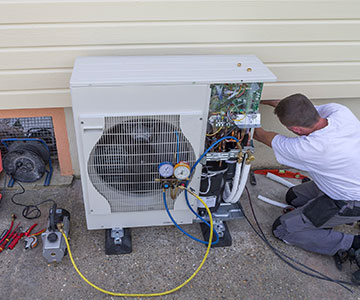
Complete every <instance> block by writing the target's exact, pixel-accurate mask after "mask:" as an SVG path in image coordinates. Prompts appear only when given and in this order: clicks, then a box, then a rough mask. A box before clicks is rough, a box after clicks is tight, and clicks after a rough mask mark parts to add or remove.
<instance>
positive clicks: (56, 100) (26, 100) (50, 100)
mask: <svg viewBox="0 0 360 300" xmlns="http://www.w3.org/2000/svg"><path fill="white" fill-rule="evenodd" d="M0 103H1V109H21V108H54V107H71V98H70V92H69V90H68V89H64V90H55V89H54V90H34V91H7V92H0Z"/></svg>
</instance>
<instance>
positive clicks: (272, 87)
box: [0, 81, 360, 109]
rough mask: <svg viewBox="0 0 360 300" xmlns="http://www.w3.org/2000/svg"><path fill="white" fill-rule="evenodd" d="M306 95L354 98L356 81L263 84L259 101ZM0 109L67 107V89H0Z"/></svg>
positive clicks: (358, 87)
mask: <svg viewBox="0 0 360 300" xmlns="http://www.w3.org/2000/svg"><path fill="white" fill-rule="evenodd" d="M299 92H300V93H303V94H306V95H307V96H308V97H309V98H311V99H333V98H337V99H344V98H358V97H359V95H360V81H348V82H339V81H333V82H311V83H309V82H299V83H267V84H266V85H265V88H264V92H263V96H262V99H263V100H272V99H281V98H284V97H286V96H288V95H290V94H294V93H299ZM0 103H1V106H2V109H15V108H45V107H71V97H70V91H69V90H68V89H58V90H57V89H54V90H34V91H7V92H0Z"/></svg>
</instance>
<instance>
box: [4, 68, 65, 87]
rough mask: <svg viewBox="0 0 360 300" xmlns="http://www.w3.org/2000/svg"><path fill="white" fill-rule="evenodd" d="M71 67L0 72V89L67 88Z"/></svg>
mask: <svg viewBox="0 0 360 300" xmlns="http://www.w3.org/2000/svg"><path fill="white" fill-rule="evenodd" d="M71 72H72V69H66V70H56V69H55V70H40V71H39V70H25V71H5V72H0V91H11V90H14V91H16V90H37V89H54V88H55V89H58V88H68V87H69V82H70V77H71Z"/></svg>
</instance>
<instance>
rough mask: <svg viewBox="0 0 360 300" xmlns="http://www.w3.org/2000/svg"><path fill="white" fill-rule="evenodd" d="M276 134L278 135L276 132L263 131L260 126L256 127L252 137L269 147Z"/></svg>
mask: <svg viewBox="0 0 360 300" xmlns="http://www.w3.org/2000/svg"><path fill="white" fill-rule="evenodd" d="M276 135H278V133H276V132H272V131H265V130H264V129H262V128H256V129H255V132H254V139H255V140H257V141H259V142H261V143H263V144H265V145H267V146H269V147H271V142H272V140H273V138H274V137H275V136H276Z"/></svg>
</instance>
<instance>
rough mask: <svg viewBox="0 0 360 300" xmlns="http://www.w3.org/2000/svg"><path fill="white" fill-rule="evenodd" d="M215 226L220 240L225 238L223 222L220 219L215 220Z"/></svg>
mask: <svg viewBox="0 0 360 300" xmlns="http://www.w3.org/2000/svg"><path fill="white" fill-rule="evenodd" d="M213 225H214V229H215V231H216V232H217V234H218V235H219V238H222V237H223V236H224V234H225V230H226V228H225V225H224V223H223V221H222V220H219V219H214V221H213Z"/></svg>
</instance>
